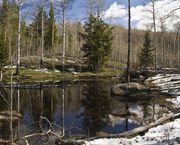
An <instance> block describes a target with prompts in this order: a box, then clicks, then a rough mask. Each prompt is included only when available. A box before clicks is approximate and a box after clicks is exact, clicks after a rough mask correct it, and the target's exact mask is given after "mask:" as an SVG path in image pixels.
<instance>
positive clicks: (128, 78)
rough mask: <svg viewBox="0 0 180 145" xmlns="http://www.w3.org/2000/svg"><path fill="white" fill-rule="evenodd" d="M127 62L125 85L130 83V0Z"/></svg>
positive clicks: (129, 2) (129, 0)
mask: <svg viewBox="0 0 180 145" xmlns="http://www.w3.org/2000/svg"><path fill="white" fill-rule="evenodd" d="M128 14H129V20H128V60H127V83H128V84H129V83H130V61H131V60H130V59H131V54H130V53H131V0H128Z"/></svg>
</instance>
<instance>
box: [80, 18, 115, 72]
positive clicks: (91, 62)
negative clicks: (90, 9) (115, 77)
mask: <svg viewBox="0 0 180 145" xmlns="http://www.w3.org/2000/svg"><path fill="white" fill-rule="evenodd" d="M84 28H85V33H84V34H83V35H82V36H83V39H84V41H85V43H84V44H83V47H82V50H83V52H84V57H85V58H86V62H87V64H88V67H89V70H90V71H100V70H101V69H102V67H103V65H104V64H105V63H106V62H107V61H108V60H109V55H110V52H111V46H112V28H111V27H110V26H109V25H108V24H106V23H105V22H103V20H102V19H101V18H100V17H97V16H93V15H90V17H89V20H88V21H87V22H86V23H85V26H84Z"/></svg>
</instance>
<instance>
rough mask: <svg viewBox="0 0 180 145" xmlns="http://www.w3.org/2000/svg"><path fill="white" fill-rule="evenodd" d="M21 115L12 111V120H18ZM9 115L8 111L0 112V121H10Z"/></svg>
mask: <svg viewBox="0 0 180 145" xmlns="http://www.w3.org/2000/svg"><path fill="white" fill-rule="evenodd" d="M21 117H22V115H21V114H20V113H18V112H16V111H12V120H18V119H19V118H21ZM10 118H11V113H10V111H1V112H0V120H10Z"/></svg>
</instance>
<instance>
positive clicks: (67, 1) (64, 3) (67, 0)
mask: <svg viewBox="0 0 180 145" xmlns="http://www.w3.org/2000/svg"><path fill="white" fill-rule="evenodd" d="M72 2H73V0H61V1H59V6H60V9H61V12H62V38H63V44H62V45H63V46H62V70H63V72H64V66H65V55H66V19H65V17H66V11H67V10H68V9H69V8H70V7H71V3H72Z"/></svg>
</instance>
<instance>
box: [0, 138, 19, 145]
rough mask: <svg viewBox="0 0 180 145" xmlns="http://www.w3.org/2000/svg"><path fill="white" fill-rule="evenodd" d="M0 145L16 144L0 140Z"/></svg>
mask: <svg viewBox="0 0 180 145" xmlns="http://www.w3.org/2000/svg"><path fill="white" fill-rule="evenodd" d="M0 145H17V144H16V143H12V142H11V141H8V140H2V139H0Z"/></svg>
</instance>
